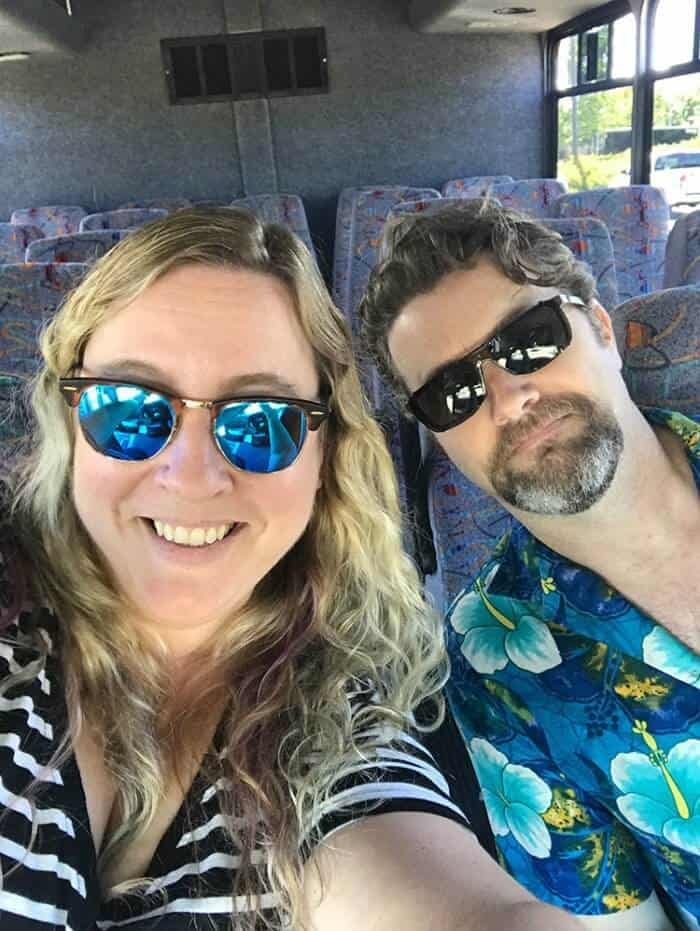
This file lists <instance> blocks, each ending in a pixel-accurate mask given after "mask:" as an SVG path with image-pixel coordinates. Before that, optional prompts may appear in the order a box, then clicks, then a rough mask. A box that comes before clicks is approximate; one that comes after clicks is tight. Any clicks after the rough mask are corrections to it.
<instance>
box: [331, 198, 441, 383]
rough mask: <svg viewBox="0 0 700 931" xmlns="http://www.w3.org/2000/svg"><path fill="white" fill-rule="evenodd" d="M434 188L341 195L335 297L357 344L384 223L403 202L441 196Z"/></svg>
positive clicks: (336, 249) (336, 248) (335, 266)
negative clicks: (361, 308)
mask: <svg viewBox="0 0 700 931" xmlns="http://www.w3.org/2000/svg"><path fill="white" fill-rule="evenodd" d="M439 197H440V194H439V192H438V191H436V190H435V189H434V188H417V187H405V186H403V185H395V186H388V187H362V188H345V189H344V190H342V191H341V192H340V197H339V198H338V209H337V212H336V226H335V252H334V255H333V299H334V301H335V303H336V305H337V306H338V307H339V308H340V309H341V310H342V311H343V313H344V314H345V315H346V316H347V318H348V320H349V321H350V326H351V329H352V333H353V337H354V338H355V342H356V344H357V342H358V340H357V337H358V320H357V314H356V311H357V307H358V305H359V303H360V299H361V297H362V295H363V294H364V292H365V288H366V287H367V281H368V279H369V273H370V272H371V271H372V269H373V268H374V266H375V264H376V262H377V257H378V255H379V245H380V243H381V240H382V232H383V231H384V224H385V223H386V221H387V218H388V216H389V212H390V210H392V208H393V207H395V206H396V204H400V203H401V202H402V201H415V200H431V199H433V198H439ZM363 367H364V368H365V369H366V367H367V363H365V364H364V366H363Z"/></svg>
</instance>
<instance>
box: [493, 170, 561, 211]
mask: <svg viewBox="0 0 700 931" xmlns="http://www.w3.org/2000/svg"><path fill="white" fill-rule="evenodd" d="M565 193H566V185H565V184H563V183H562V182H561V181H556V180H555V179H554V178H526V179H524V180H522V181H507V182H505V183H503V184H494V185H493V186H492V187H491V195H492V196H493V197H496V198H497V199H498V200H499V201H500V202H501V203H502V204H503V206H504V207H512V208H513V209H514V210H523V211H524V212H525V213H529V214H531V215H532V216H533V217H549V216H552V204H553V203H554V201H555V200H556V199H557V198H558V197H561V195H562V194H565Z"/></svg>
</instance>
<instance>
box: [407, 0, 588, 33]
mask: <svg viewBox="0 0 700 931" xmlns="http://www.w3.org/2000/svg"><path fill="white" fill-rule="evenodd" d="M597 6H600V0H532V2H531V3H528V4H518V5H515V4H513V5H510V4H505V3H499V2H498V0H411V2H410V4H409V8H408V20H409V23H410V24H411V26H412V27H413V28H414V29H416V30H417V31H418V32H435V33H441V32H444V33H468V32H475V33H477V32H491V33H492V32H546V31H547V30H548V29H553V28H554V27H555V26H559V25H561V24H562V23H565V22H566V21H567V20H569V19H573V18H574V17H575V16H580V15H581V13H585V12H586V11H588V10H592V9H594V8H595V7H597Z"/></svg>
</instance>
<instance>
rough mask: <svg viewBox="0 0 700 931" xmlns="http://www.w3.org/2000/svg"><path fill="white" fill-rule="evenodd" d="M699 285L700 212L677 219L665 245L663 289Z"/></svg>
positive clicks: (695, 211)
mask: <svg viewBox="0 0 700 931" xmlns="http://www.w3.org/2000/svg"><path fill="white" fill-rule="evenodd" d="M686 284H693V285H700V210H693V211H692V212H691V213H687V214H685V216H682V217H679V218H678V219H677V220H676V222H675V223H674V226H673V229H672V230H671V233H670V235H669V237H668V242H667V243H666V261H665V264H664V288H678V287H681V286H682V285H686Z"/></svg>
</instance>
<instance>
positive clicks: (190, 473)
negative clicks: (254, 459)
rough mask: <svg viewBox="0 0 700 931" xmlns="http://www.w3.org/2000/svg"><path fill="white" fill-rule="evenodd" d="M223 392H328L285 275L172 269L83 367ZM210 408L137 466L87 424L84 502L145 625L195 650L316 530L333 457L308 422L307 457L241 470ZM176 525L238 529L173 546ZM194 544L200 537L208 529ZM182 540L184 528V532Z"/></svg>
mask: <svg viewBox="0 0 700 931" xmlns="http://www.w3.org/2000/svg"><path fill="white" fill-rule="evenodd" d="M80 374H81V375H83V376H89V377H102V376H104V377H110V378H119V379H124V380H125V381H129V382H137V383H140V384H143V383H145V384H147V385H149V386H151V387H154V388H161V389H162V390H164V391H167V392H169V393H170V394H172V395H175V396H177V397H182V398H192V399H197V400H215V399H219V398H224V397H230V396H231V395H235V394H244V395H260V394H262V395H271V396H288V397H298V398H306V399H312V400H318V398H319V379H318V373H317V371H316V367H315V364H314V359H313V353H312V350H311V347H310V345H309V343H308V342H307V340H306V338H305V337H304V335H303V332H302V330H301V326H300V324H299V322H298V320H297V317H296V313H295V310H294V303H293V298H292V296H291V294H290V292H289V291H288V289H287V288H286V287H285V285H284V284H283V283H282V282H280V281H278V280H277V279H275V278H273V277H271V276H268V275H263V274H259V273H256V272H249V271H243V270H233V269H222V268H214V267H209V266H201V265H199V266H198V265H188V266H184V267H180V268H177V269H175V270H173V271H170V272H168V273H167V274H166V275H164V276H163V277H162V278H161V279H160V280H158V281H157V282H156V283H155V284H154V285H152V286H151V287H149V288H147V289H146V290H145V291H144V292H143V293H142V294H141V295H140V296H139V297H137V298H136V299H135V300H134V301H133V302H132V303H131V304H129V305H128V306H127V307H125V308H124V309H123V310H120V311H118V312H117V313H115V315H114V316H113V317H112V318H110V319H108V320H107V321H106V322H105V323H103V324H102V325H101V326H100V327H99V328H98V329H97V330H96V331H95V333H94V334H93V335H92V337H91V338H90V340H89V342H88V344H87V347H86V350H85V355H84V361H83V369H82V371H81V373H80ZM210 417H211V415H210V411H209V410H207V409H202V408H187V409H185V410H184V411H183V413H182V420H181V424H180V428H179V431H178V433H177V435H176V436H175V438H174V439H173V440H172V442H171V443H170V445H169V446H167V447H166V448H165V449H164V450H163V451H162V452H160V453H159V454H158V455H157V456H155V457H154V458H153V459H150V460H146V461H142V462H124V461H120V460H118V459H111V458H108V457H107V456H104V455H102V454H101V453H98V452H96V451H95V450H94V449H93V448H92V447H91V446H90V445H88V443H87V442H86V440H85V438H84V437H83V435H82V433H81V431H80V429H77V430H76V443H75V465H74V500H75V505H76V508H77V511H78V514H79V516H80V519H81V520H82V522H83V524H84V526H85V528H86V530H87V532H88V534H89V535H90V537H91V538H92V539H93V541H94V543H95V545H96V546H97V548H98V549H99V550H100V552H101V553H102V555H103V557H104V558H105V559H106V561H107V563H108V564H109V566H110V567H111V569H112V572H113V574H114V576H115V578H116V582H117V584H118V586H119V588H120V590H121V592H122V594H123V595H125V596H126V597H127V598H128V600H129V602H130V603H131V604H132V605H133V606H134V621H135V623H137V624H140V625H143V626H145V627H146V628H148V629H150V630H151V631H157V633H159V634H160V635H161V636H162V637H163V638H164V639H165V640H166V642H167V643H169V644H170V646H171V648H172V649H173V652H187V651H188V650H189V649H192V648H194V647H196V646H197V645H198V644H199V643H201V642H203V641H204V640H205V639H206V638H207V636H208V635H209V634H211V633H212V632H213V631H214V630H215V629H216V627H218V625H219V624H220V622H221V621H222V620H223V619H224V618H225V617H226V616H228V615H229V614H230V613H231V612H232V611H235V610H236V609H237V608H240V607H241V606H243V605H244V604H245V603H246V601H247V600H248V598H249V597H250V594H251V592H252V590H253V588H254V587H255V585H256V584H257V583H258V582H259V581H260V580H261V579H262V578H263V577H264V576H265V575H266V574H267V573H268V572H269V571H270V569H272V567H273V566H274V565H275V564H276V563H277V562H279V560H280V559H281V558H282V557H283V556H284V554H285V553H286V552H287V551H288V550H289V549H290V548H291V547H292V546H293V545H294V543H295V542H296V541H297V540H298V539H299V537H300V536H301V535H302V533H303V531H304V529H305V528H306V526H307V524H308V522H309V519H310V517H311V513H312V510H313V506H314V499H315V496H316V491H317V489H318V485H319V475H320V468H321V461H322V446H321V436H322V431H321V432H319V431H315V432H312V431H309V432H308V433H307V436H306V440H305V442H304V446H303V448H302V450H301V453H300V454H299V456H298V458H297V459H296V460H295V462H294V463H293V464H292V465H291V466H289V467H288V468H286V469H284V470H282V471H279V472H273V473H270V474H267V475H266V474H259V473H250V472H244V471H241V470H239V469H235V468H233V467H232V466H231V465H229V463H228V462H227V461H226V460H225V459H224V457H223V456H222V454H221V453H220V452H219V450H218V448H217V447H216V445H215V443H214V439H213V436H212V427H211V420H210ZM155 521H158V522H161V523H162V524H168V525H170V527H171V528H173V530H175V528H177V527H180V528H184V530H185V531H189V532H190V534H191V531H192V530H194V529H196V528H200V529H201V530H203V531H204V533H205V538H206V536H207V532H208V536H209V538H211V537H212V535H213V534H212V533H211V528H217V529H218V528H220V527H222V526H223V527H226V528H227V529H228V528H231V529H230V531H228V533H227V535H226V536H225V537H224V538H223V539H222V540H217V541H216V542H213V543H205V544H204V545H203V546H187V545H184V544H179V543H176V542H168V541H167V540H166V539H165V538H164V537H161V536H159V535H158V533H157V531H156V528H155V525H154V522H155ZM190 534H187V538H188V539H189V540H190V541H193V540H199V539H201V536H202V535H201V534H195V535H194V536H191V535H190ZM177 536H178V537H180V538H182V536H183V532H182V531H180V532H178V533H177Z"/></svg>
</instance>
